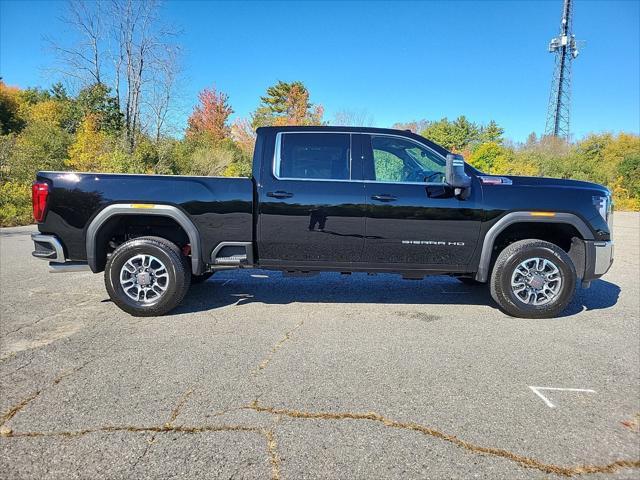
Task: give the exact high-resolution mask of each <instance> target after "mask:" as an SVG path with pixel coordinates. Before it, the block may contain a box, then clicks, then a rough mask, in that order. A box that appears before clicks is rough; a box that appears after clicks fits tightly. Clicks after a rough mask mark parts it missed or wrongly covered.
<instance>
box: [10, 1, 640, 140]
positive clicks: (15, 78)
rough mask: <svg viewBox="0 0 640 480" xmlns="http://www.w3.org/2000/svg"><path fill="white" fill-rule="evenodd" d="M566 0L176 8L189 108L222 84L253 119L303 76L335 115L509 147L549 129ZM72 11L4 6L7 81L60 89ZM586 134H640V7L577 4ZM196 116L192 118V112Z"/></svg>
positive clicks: (577, 113)
mask: <svg viewBox="0 0 640 480" xmlns="http://www.w3.org/2000/svg"><path fill="white" fill-rule="evenodd" d="M561 8H562V1H561V0H548V1H517V0H514V1H476V2H466V1H451V2H436V1H424V2H406V3H405V2H392V3H391V2H389V3H388V2H368V3H364V2H363V3H359V2H354V3H352V2H298V3H296V2H278V3H276V2H246V3H236V2H234V3H217V2H205V1H201V2H192V1H180V2H178V1H168V2H165V4H164V7H163V15H164V17H165V19H167V20H170V21H171V22H172V23H174V24H176V25H179V26H180V27H181V28H182V29H183V32H184V33H183V36H182V39H181V43H182V44H183V46H184V48H185V58H184V66H185V80H184V83H183V91H184V98H185V99H186V103H187V109H188V108H190V107H191V106H192V105H193V104H194V103H195V101H196V97H197V92H198V91H199V90H201V89H202V88H204V87H207V86H211V85H213V84H215V85H216V87H217V88H218V89H220V90H222V91H224V92H226V93H228V95H229V97H230V102H231V105H232V106H233V108H234V110H235V112H236V113H235V114H234V116H235V117H237V116H240V117H242V116H247V115H248V114H249V113H250V112H251V111H252V110H254V109H255V108H256V106H257V104H258V101H259V96H260V95H261V94H263V93H264V91H265V89H266V88H267V87H268V86H269V85H271V84H273V83H274V82H275V81H277V80H278V79H281V80H285V81H291V80H302V81H303V82H305V84H306V85H307V86H308V88H309V90H310V92H311V97H312V98H311V99H312V101H313V102H316V103H320V104H322V105H323V106H324V107H325V116H326V118H331V117H332V116H333V114H334V113H335V112H336V111H338V110H366V111H367V112H368V113H369V115H370V116H371V117H372V118H373V119H374V122H375V124H376V125H377V126H382V127H385V126H390V125H391V124H393V123H394V122H398V121H410V120H414V119H420V118H427V119H431V120H435V119H439V118H441V117H445V116H446V117H449V118H454V117H456V116H458V115H461V114H464V115H466V116H467V117H468V118H469V119H471V120H474V121H478V122H487V121H489V120H490V119H495V120H496V121H497V122H498V123H499V124H500V125H502V126H503V127H504V128H505V130H506V134H507V136H508V137H509V138H512V139H514V140H517V141H521V140H524V139H525V138H526V136H527V134H528V133H529V132H531V131H536V132H538V133H540V132H542V131H543V130H544V123H545V117H546V109H547V101H548V96H549V87H550V82H551V74H552V71H553V55H551V54H549V53H547V51H546V48H547V44H548V42H549V40H550V39H551V37H553V36H555V35H556V34H557V31H558V28H559V23H560V14H561ZM63 9H64V3H63V2H61V1H56V2H47V1H38V2H26V1H22V2H20V1H7V0H0V32H1V33H0V75H2V77H4V80H5V82H6V83H8V84H11V85H18V86H22V87H25V86H42V87H47V86H49V85H50V84H51V83H53V82H54V81H56V80H58V79H57V78H55V77H54V76H51V75H50V74H47V73H46V67H47V66H50V65H51V63H52V60H53V59H52V58H51V56H50V54H49V53H47V50H46V48H45V47H44V44H43V38H44V37H45V36H53V37H56V38H61V39H63V40H64V38H65V35H66V33H65V30H64V28H63V27H62V24H61V23H60V22H59V21H58V20H57V17H59V16H60V15H61V13H62V11H63ZM574 14H575V16H574V18H575V20H574V30H575V33H576V36H577V38H578V39H579V40H584V41H585V43H584V45H583V47H582V49H581V54H580V56H579V58H578V59H577V60H576V62H575V63H574V76H573V103H572V105H573V110H572V132H573V133H574V135H575V136H576V137H581V136H583V135H584V134H586V133H587V132H590V131H603V130H607V131H614V132H616V131H629V132H636V133H638V131H639V130H640V34H639V30H640V1H633V0H629V1H588V0H575V8H574ZM185 118H186V113H185Z"/></svg>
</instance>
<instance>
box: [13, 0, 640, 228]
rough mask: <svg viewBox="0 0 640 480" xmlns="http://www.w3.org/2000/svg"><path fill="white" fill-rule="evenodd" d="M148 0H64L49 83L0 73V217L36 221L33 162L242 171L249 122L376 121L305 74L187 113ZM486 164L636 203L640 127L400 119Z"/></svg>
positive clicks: (133, 169)
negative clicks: (519, 127)
mask: <svg viewBox="0 0 640 480" xmlns="http://www.w3.org/2000/svg"><path fill="white" fill-rule="evenodd" d="M160 13H161V12H160V9H159V5H158V3H157V2H155V1H154V0H150V1H147V2H138V1H136V0H109V1H105V2H89V1H83V0H70V1H69V2H68V5H67V10H66V15H65V17H64V19H63V21H64V23H65V26H66V28H67V30H68V32H69V33H70V35H69V36H68V39H67V43H63V42H60V41H57V40H56V39H48V40H47V41H48V43H49V46H50V48H51V50H52V52H53V54H54V55H55V57H54V58H55V60H54V62H53V67H52V68H51V69H50V70H51V71H52V74H56V75H58V76H59V78H60V79H62V80H64V83H61V82H58V83H55V84H54V85H52V86H51V87H50V88H48V89H41V88H19V87H15V86H10V85H7V84H5V83H4V82H2V80H1V79H0V225H3V226H7V225H20V224H26V223H29V222H30V221H31V213H30V212H31V205H30V185H31V182H32V181H33V179H34V175H35V173H36V172H37V171H39V170H75V171H92V172H123V173H146V174H177V175H222V176H249V175H250V174H251V160H252V156H253V144H254V140H255V130H256V129H257V128H258V127H261V126H268V125H328V124H333V125H343V126H371V125H372V124H373V123H374V122H373V119H372V117H371V116H370V115H369V114H368V113H367V111H366V110H363V111H349V110H343V111H339V112H337V113H336V114H335V115H334V117H333V118H332V119H326V118H325V115H324V108H323V107H322V105H320V104H315V103H313V102H312V101H311V95H310V92H309V90H308V88H307V87H306V85H305V84H304V83H303V82H301V81H292V82H284V81H278V82H276V83H275V84H274V85H271V86H269V87H268V88H267V89H266V91H265V93H264V95H263V96H261V97H260V98H259V99H258V100H257V106H256V109H255V110H254V111H253V112H252V113H250V114H249V115H248V117H246V118H239V119H236V120H235V121H231V118H232V115H233V113H234V112H233V108H232V105H231V101H230V99H229V96H228V95H227V94H226V93H224V92H222V91H220V90H218V89H216V88H215V87H214V86H211V87H210V88H205V89H204V90H202V91H201V92H200V93H199V95H198V101H197V104H196V106H195V107H194V108H193V109H192V111H191V112H190V114H189V115H188V120H187V125H186V129H184V130H183V129H181V128H180V126H179V119H180V118H184V113H186V112H184V111H183V109H182V107H181V105H182V103H183V102H184V100H185V99H184V98H182V96H181V93H180V89H179V88H178V87H179V86H180V85H181V84H182V83H183V80H182V76H183V72H182V70H181V48H180V45H179V43H178V38H179V35H180V30H179V29H177V28H175V27H173V26H171V25H168V24H167V23H166V22H164V21H163V19H162V16H161V15H160ZM393 127H394V128H400V129H410V130H412V131H414V132H416V133H419V134H421V135H423V136H424V137H426V138H429V139H431V140H433V141H435V142H436V143H439V144H440V145H443V146H444V147H445V148H447V149H449V150H451V151H455V152H459V153H462V154H464V156H465V158H466V159H467V161H469V162H470V163H471V164H472V165H474V166H476V167H477V168H478V169H480V170H482V171H484V172H486V173H490V174H515V175H544V176H555V177H561V178H576V179H580V180H589V181H595V182H598V183H602V184H605V185H607V186H609V188H610V189H611V190H612V191H613V192H614V196H615V199H616V203H617V208H622V209H633V210H639V209H640V137H638V135H635V134H625V133H620V134H616V135H614V134H611V133H594V134H590V135H587V136H586V137H585V138H583V139H582V140H580V141H578V142H573V143H567V142H564V141H562V140H559V139H556V138H553V137H542V138H537V137H536V136H535V134H531V135H530V137H529V138H528V139H527V141H526V142H524V143H521V144H516V143H513V142H510V141H508V140H507V139H505V138H504V131H503V129H502V128H501V127H500V126H499V125H498V124H497V123H496V122H495V121H490V122H489V123H487V124H480V123H476V122H473V121H471V120H469V119H467V118H466V117H464V116H460V117H458V118H456V119H454V120H449V119H447V118H442V119H440V120H434V119H431V120H419V121H412V122H405V123H397V124H395V125H394V126H393Z"/></svg>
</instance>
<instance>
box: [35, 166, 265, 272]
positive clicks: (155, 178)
mask: <svg viewBox="0 0 640 480" xmlns="http://www.w3.org/2000/svg"><path fill="white" fill-rule="evenodd" d="M37 181H38V182H43V181H46V182H47V183H48V184H49V192H50V193H49V202H48V211H47V215H46V218H45V221H44V222H43V223H41V224H39V225H38V228H39V230H40V232H41V233H46V234H54V235H56V236H58V237H60V238H63V239H64V245H65V248H66V250H67V251H66V252H65V254H66V256H67V258H68V259H69V260H77V261H84V260H86V259H87V249H86V244H85V239H86V229H87V227H88V225H89V223H90V222H91V220H92V219H93V218H94V217H95V215H96V214H97V213H98V212H99V211H101V210H102V209H103V208H105V207H107V206H109V205H111V204H116V203H117V204H127V203H129V204H135V205H139V206H144V205H145V204H151V205H152V204H154V203H159V204H164V205H172V206H175V207H177V208H179V209H180V210H182V211H183V212H184V213H185V214H186V215H187V216H188V217H189V218H190V219H191V220H192V222H193V224H194V225H195V227H196V229H197V230H198V233H199V235H200V238H201V242H202V252H205V253H208V252H211V250H212V249H213V248H214V247H215V246H216V245H217V244H218V243H219V242H222V241H236V242H251V241H252V235H253V233H252V232H253V220H252V218H253V217H252V213H253V190H254V187H253V181H252V180H251V179H248V178H228V177H184V176H173V175H134V174H107V173H75V172H39V173H38V174H37ZM140 213H144V208H141V210H140Z"/></svg>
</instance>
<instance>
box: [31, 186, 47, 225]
mask: <svg viewBox="0 0 640 480" xmlns="http://www.w3.org/2000/svg"><path fill="white" fill-rule="evenodd" d="M48 196H49V185H48V184H46V183H44V182H36V183H34V184H33V185H31V202H32V204H33V218H34V219H35V220H36V222H38V223H39V222H42V221H43V220H44V214H45V213H46V211H47V197H48Z"/></svg>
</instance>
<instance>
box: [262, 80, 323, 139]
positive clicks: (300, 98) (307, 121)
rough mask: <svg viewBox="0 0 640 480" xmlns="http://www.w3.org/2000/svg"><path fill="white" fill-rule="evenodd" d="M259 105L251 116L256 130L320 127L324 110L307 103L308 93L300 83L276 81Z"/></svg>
mask: <svg viewBox="0 0 640 480" xmlns="http://www.w3.org/2000/svg"><path fill="white" fill-rule="evenodd" d="M260 100H261V103H260V106H259V107H258V109H257V110H256V111H255V112H254V114H253V116H252V122H251V126H252V127H253V128H254V129H256V128H258V127H265V126H269V125H321V124H322V116H323V114H324V109H323V107H322V106H321V105H314V104H312V103H311V102H310V101H309V91H308V90H307V87H305V85H304V84H303V83H302V82H299V81H296V82H290V83H287V82H283V81H278V83H276V84H275V85H272V86H270V87H269V88H267V94H266V95H265V96H263V97H260Z"/></svg>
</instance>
